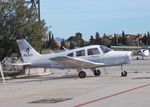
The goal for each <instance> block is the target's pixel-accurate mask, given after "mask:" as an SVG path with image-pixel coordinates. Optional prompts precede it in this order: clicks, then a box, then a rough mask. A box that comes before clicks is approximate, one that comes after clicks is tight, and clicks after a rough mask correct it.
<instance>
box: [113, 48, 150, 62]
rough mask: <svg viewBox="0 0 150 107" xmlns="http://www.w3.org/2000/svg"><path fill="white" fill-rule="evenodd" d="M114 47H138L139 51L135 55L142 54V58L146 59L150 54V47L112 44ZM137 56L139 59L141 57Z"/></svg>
mask: <svg viewBox="0 0 150 107" xmlns="http://www.w3.org/2000/svg"><path fill="white" fill-rule="evenodd" d="M111 48H112V49H129V50H131V49H136V50H138V51H136V53H135V55H138V56H141V57H142V59H144V57H148V56H149V55H150V52H149V49H150V48H149V47H145V48H144V47H141V46H111ZM138 56H137V60H138V59H139V57H138Z"/></svg>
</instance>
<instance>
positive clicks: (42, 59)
mask: <svg viewBox="0 0 150 107" xmlns="http://www.w3.org/2000/svg"><path fill="white" fill-rule="evenodd" d="M90 51H93V53H92V54H91V53H90ZM59 56H68V57H77V58H80V59H85V60H88V61H92V62H95V63H104V66H103V67H108V66H116V65H122V64H128V63H130V61H131V59H132V51H114V50H112V49H110V48H107V47H105V46H100V45H91V46H86V47H83V48H77V49H73V50H68V51H64V52H60V53H53V54H42V55H41V54H40V55H38V57H36V58H33V59H32V60H31V59H30V60H29V62H30V63H32V65H31V67H42V68H43V67H44V68H62V69H65V68H75V67H74V66H70V65H66V64H60V63H56V62H54V61H52V60H51V58H53V57H59ZM87 68H88V67H86V68H84V69H87Z"/></svg>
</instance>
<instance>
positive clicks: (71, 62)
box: [50, 56, 104, 69]
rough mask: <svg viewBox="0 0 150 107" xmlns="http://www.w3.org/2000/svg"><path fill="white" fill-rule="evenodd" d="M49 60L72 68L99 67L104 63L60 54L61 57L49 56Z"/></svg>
mask: <svg viewBox="0 0 150 107" xmlns="http://www.w3.org/2000/svg"><path fill="white" fill-rule="evenodd" d="M50 60H52V61H55V62H57V63H60V64H65V65H67V66H69V67H72V68H85V69H88V68H96V67H101V66H103V65H104V63H95V62H92V61H88V60H84V59H80V58H74V57H67V56H61V57H54V58H50Z"/></svg>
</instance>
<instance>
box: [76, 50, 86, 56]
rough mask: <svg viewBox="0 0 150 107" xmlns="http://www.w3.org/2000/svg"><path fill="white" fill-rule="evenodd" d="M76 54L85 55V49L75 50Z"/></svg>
mask: <svg viewBox="0 0 150 107" xmlns="http://www.w3.org/2000/svg"><path fill="white" fill-rule="evenodd" d="M76 56H85V50H81V51H77V52H76Z"/></svg>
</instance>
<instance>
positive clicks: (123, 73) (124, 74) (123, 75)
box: [121, 65, 128, 77]
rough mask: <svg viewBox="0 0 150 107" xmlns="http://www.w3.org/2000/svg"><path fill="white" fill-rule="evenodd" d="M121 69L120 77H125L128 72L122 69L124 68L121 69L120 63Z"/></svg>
mask: <svg viewBox="0 0 150 107" xmlns="http://www.w3.org/2000/svg"><path fill="white" fill-rule="evenodd" d="M121 70H122V72H121V76H122V77H126V76H127V75H128V73H127V71H124V70H123V66H122V65H121Z"/></svg>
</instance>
